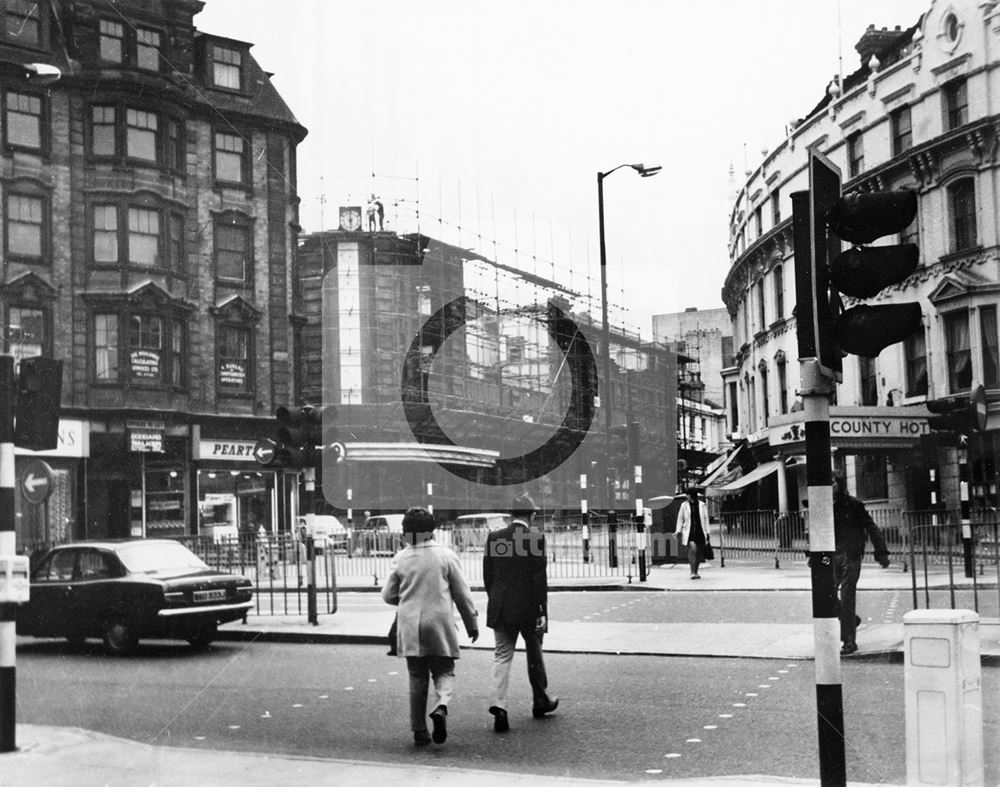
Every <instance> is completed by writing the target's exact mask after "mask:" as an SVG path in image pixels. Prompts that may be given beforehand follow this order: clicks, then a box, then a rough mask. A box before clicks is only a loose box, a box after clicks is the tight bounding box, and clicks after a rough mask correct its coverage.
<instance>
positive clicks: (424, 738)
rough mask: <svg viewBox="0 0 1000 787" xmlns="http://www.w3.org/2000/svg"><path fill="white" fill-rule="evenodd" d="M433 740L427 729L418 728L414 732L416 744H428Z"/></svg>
mask: <svg viewBox="0 0 1000 787" xmlns="http://www.w3.org/2000/svg"><path fill="white" fill-rule="evenodd" d="M430 742H431V736H430V734H429V733H428V732H427V730H417V731H416V732H415V733H413V745H414V746H427V745H429V744H430Z"/></svg>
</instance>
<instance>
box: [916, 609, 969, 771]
mask: <svg viewBox="0 0 1000 787" xmlns="http://www.w3.org/2000/svg"><path fill="white" fill-rule="evenodd" d="M903 652H904V656H905V659H906V661H905V667H904V681H905V684H904V685H905V694H906V701H905V709H906V783H907V784H909V785H919V786H920V787H922V786H923V785H950V786H951V787H981V785H982V784H983V780H984V771H983V693H982V683H981V667H980V664H979V615H977V614H976V613H975V612H972V611H971V610H968V609H918V610H914V611H913V612H907V613H906V614H905V615H904V616H903Z"/></svg>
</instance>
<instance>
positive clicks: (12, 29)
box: [3, 0, 47, 46]
mask: <svg viewBox="0 0 1000 787" xmlns="http://www.w3.org/2000/svg"><path fill="white" fill-rule="evenodd" d="M44 13H47V11H46V10H45V7H40V5H39V3H38V2H37V0H7V3H6V14H5V15H4V31H3V32H4V38H6V39H7V40H8V41H10V42H12V43H14V44H20V45H23V46H39V45H40V44H41V43H42V25H41V21H42V18H43V17H42V14H44Z"/></svg>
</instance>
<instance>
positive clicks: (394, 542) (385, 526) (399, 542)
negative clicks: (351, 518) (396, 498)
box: [351, 514, 403, 555]
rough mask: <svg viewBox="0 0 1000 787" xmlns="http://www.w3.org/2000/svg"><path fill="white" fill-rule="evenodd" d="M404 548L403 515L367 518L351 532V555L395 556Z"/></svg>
mask: <svg viewBox="0 0 1000 787" xmlns="http://www.w3.org/2000/svg"><path fill="white" fill-rule="evenodd" d="M402 548H403V515H402V514H378V515H376V516H369V517H365V520H364V521H363V522H362V523H361V524H360V525H358V526H357V527H356V528H354V530H353V531H352V532H351V554H355V555H356V554H360V555H394V554H396V553H397V552H398V551H399V550H400V549H402Z"/></svg>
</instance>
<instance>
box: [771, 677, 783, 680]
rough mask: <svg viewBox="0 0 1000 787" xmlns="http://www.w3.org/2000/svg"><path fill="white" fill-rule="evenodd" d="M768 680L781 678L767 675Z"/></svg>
mask: <svg viewBox="0 0 1000 787" xmlns="http://www.w3.org/2000/svg"><path fill="white" fill-rule="evenodd" d="M768 680H781V678H775V677H773V676H768Z"/></svg>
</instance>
